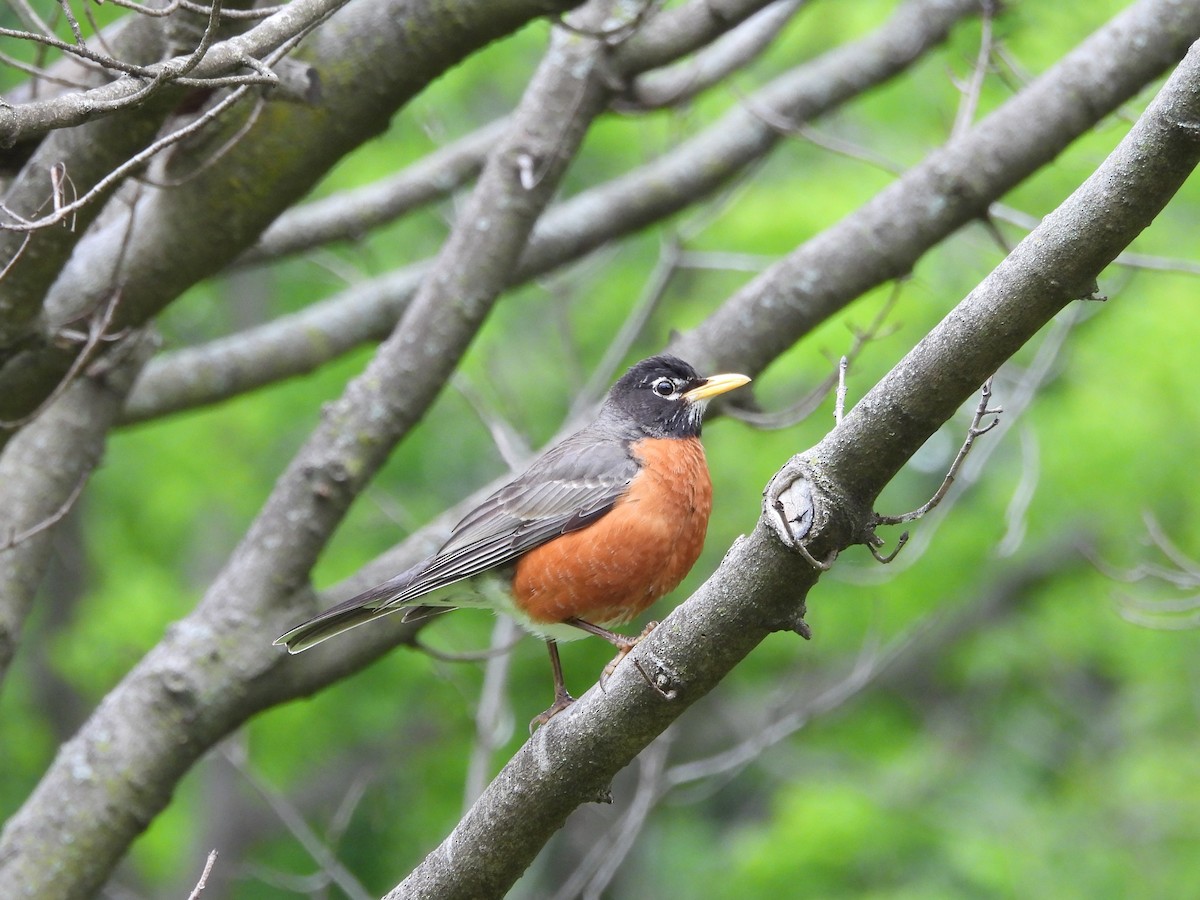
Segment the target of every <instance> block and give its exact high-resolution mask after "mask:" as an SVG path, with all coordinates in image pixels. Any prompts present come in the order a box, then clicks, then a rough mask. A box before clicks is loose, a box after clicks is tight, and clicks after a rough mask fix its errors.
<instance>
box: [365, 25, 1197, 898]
mask: <svg viewBox="0 0 1200 900" xmlns="http://www.w3.org/2000/svg"><path fill="white" fill-rule="evenodd" d="M1197 122H1200V46H1197V47H1196V48H1194V49H1193V50H1192V52H1191V53H1190V54H1189V55H1188V57H1187V58H1186V59H1185V61H1184V63H1183V64H1182V65H1181V66H1180V68H1179V69H1178V70H1177V72H1176V73H1175V74H1174V75H1173V76H1172V77H1171V79H1170V80H1169V81H1168V82H1167V84H1166V86H1165V87H1164V88H1163V90H1162V91H1161V92H1160V93H1159V96H1158V97H1157V98H1156V100H1155V101H1154V103H1152V104H1151V106H1150V108H1149V109H1148V110H1147V111H1146V113H1145V114H1144V115H1143V116H1142V118H1141V119H1139V121H1138V123H1137V125H1136V126H1135V127H1134V129H1133V130H1132V131H1131V132H1130V134H1129V135H1128V136H1127V137H1126V138H1125V140H1124V141H1122V143H1121V145H1120V146H1119V147H1118V148H1117V150H1116V151H1115V152H1114V153H1113V154H1112V155H1111V156H1110V157H1109V158H1108V160H1106V161H1105V163H1104V164H1103V165H1102V166H1101V167H1100V169H1099V170H1097V172H1096V173H1095V174H1094V175H1093V176H1092V177H1091V178H1089V179H1088V181H1087V182H1086V183H1085V184H1084V185H1083V186H1082V187H1080V188H1079V190H1077V191H1076V192H1075V193H1074V194H1073V195H1072V196H1071V197H1070V198H1069V199H1068V200H1067V201H1066V202H1065V203H1064V204H1063V205H1062V206H1061V207H1060V208H1059V209H1058V210H1057V211H1056V212H1055V213H1054V214H1052V215H1051V216H1048V217H1047V220H1046V222H1045V223H1044V224H1043V225H1042V226H1041V227H1039V228H1038V229H1037V230H1036V231H1035V232H1034V233H1033V234H1032V235H1030V237H1029V238H1028V239H1026V240H1025V241H1024V242H1023V243H1022V244H1021V245H1020V246H1019V247H1018V248H1017V249H1016V250H1015V251H1014V252H1013V254H1012V255H1011V256H1010V257H1009V258H1008V259H1007V260H1005V262H1004V263H1002V264H1001V266H1000V267H999V268H997V269H996V270H995V271H994V272H993V273H992V275H990V276H989V277H988V278H987V279H986V280H985V281H984V283H983V284H982V285H980V287H979V288H978V289H977V290H976V291H975V292H973V293H972V294H971V295H970V296H968V297H967V298H966V299H965V300H964V301H963V302H962V303H961V304H960V305H959V306H958V307H957V308H956V309H955V310H954V311H953V312H952V313H951V314H950V315H949V316H948V317H947V318H946V319H945V320H944V321H943V322H942V323H941V324H940V325H939V326H937V327H936V328H935V329H934V331H933V332H931V333H930V335H929V336H928V337H927V338H926V339H925V340H924V341H922V342H921V344H920V345H919V346H918V347H917V348H916V349H915V350H914V351H913V352H912V353H911V354H909V356H908V357H907V358H906V359H905V360H903V361H902V362H901V363H900V364H899V365H898V366H897V367H896V368H895V369H894V370H893V371H892V372H891V373H890V374H889V375H888V376H886V377H885V378H884V379H883V381H881V382H880V383H879V384H878V385H877V386H876V388H875V389H873V390H872V391H871V392H870V393H869V394H868V395H867V398H866V399H864V400H863V401H862V402H861V403H859V404H858V406H856V407H855V408H854V409H853V410H851V411H850V413H849V414H848V415H847V416H846V418H845V419H844V420H843V422H842V423H841V425H839V426H838V427H837V428H835V429H834V431H833V432H831V433H830V434H829V435H828V436H827V437H826V438H825V439H824V440H823V441H822V442H821V443H820V445H818V447H816V448H814V449H813V450H812V451H810V452H809V453H807V454H803V455H801V456H800V457H797V458H796V460H794V461H793V462H792V463H789V466H788V467H785V470H784V473H782V474H783V476H784V480H788V479H792V482H791V483H792V484H793V485H801V484H803V485H807V487H808V489H809V491H810V496H811V497H812V498H813V503H814V505H815V510H814V513H815V514H814V516H813V520H814V524H813V526H812V530H811V532H810V533H809V535H808V536H806V537H805V538H804V540H805V542H806V543H809V544H810V545H811V546H812V548H813V549H814V550H815V551H816V553H817V555H824V554H825V553H826V552H828V551H831V550H833V551H836V550H837V549H840V548H843V547H846V546H848V545H849V544H851V543H854V542H856V541H858V540H859V535H860V534H861V531H862V527H863V525H864V524H865V523H866V522H868V521H869V516H870V509H871V504H872V503H873V501H874V499H875V497H876V496H877V495H878V493H879V490H880V489H881V488H882V487H883V485H884V484H886V483H887V481H888V480H890V479H891V478H892V476H893V475H894V474H895V472H896V471H897V470H898V468H899V465H900V464H901V463H902V462H903V460H904V459H907V458H908V457H909V456H911V455H912V454H913V453H914V452H916V450H917V449H918V448H919V447H920V446H921V444H922V443H923V442H924V441H925V440H926V439H927V438H928V437H929V436H930V435H932V434H933V432H934V431H935V430H936V429H937V428H938V426H940V424H941V423H942V422H943V421H945V420H946V419H948V418H949V417H950V416H951V415H952V414H953V413H954V411H955V410H956V409H957V408H958V406H959V405H960V404H961V403H962V402H963V401H964V400H965V399H966V397H967V396H969V395H970V393H971V392H972V391H974V390H975V388H976V387H978V385H979V384H980V383H982V381H983V380H984V379H985V378H986V377H987V374H988V373H990V372H991V371H994V370H995V369H996V368H997V367H998V366H999V364H1000V363H1001V362H1003V360H1004V359H1005V358H1007V357H1008V356H1010V355H1012V354H1013V353H1015V352H1016V351H1017V350H1019V349H1020V347H1021V346H1022V345H1023V344H1024V343H1025V341H1027V340H1028V339H1029V337H1030V336H1031V335H1032V334H1033V333H1034V332H1036V330H1037V329H1038V328H1039V327H1041V326H1042V325H1044V324H1045V323H1046V322H1048V321H1049V320H1050V319H1051V318H1052V317H1053V315H1054V314H1055V313H1056V312H1057V311H1058V310H1059V309H1061V308H1062V306H1063V305H1064V304H1067V303H1069V302H1070V301H1071V300H1072V299H1074V298H1075V297H1078V296H1081V295H1082V294H1085V293H1086V291H1087V288H1088V285H1089V284H1090V282H1091V281H1092V280H1093V279H1094V278H1095V277H1096V276H1097V275H1098V274H1099V273H1100V271H1101V270H1102V269H1103V268H1104V267H1105V266H1106V265H1107V264H1108V263H1109V262H1111V261H1112V260H1113V259H1114V258H1115V257H1116V255H1117V254H1118V253H1119V252H1120V250H1121V249H1122V248H1123V247H1124V246H1126V245H1128V243H1129V242H1130V241H1132V240H1133V239H1134V238H1135V237H1137V235H1138V234H1139V233H1140V232H1141V231H1142V229H1144V228H1145V227H1146V226H1147V225H1148V224H1149V223H1150V221H1151V220H1152V219H1153V218H1154V216H1155V215H1156V214H1157V213H1158V212H1159V211H1160V210H1161V209H1162V207H1163V206H1164V205H1165V204H1166V203H1167V202H1168V201H1169V200H1170V198H1171V197H1172V196H1173V195H1174V193H1175V192H1176V191H1177V190H1178V188H1179V186H1180V185H1181V184H1182V182H1183V180H1184V179H1185V178H1186V177H1187V175H1188V174H1189V173H1190V172H1191V171H1192V169H1193V168H1194V166H1195V165H1196V164H1197V162H1198V161H1200V137H1198V129H1197V128H1196V123H1197ZM1047 273H1055V274H1057V275H1060V276H1061V280H1060V281H1054V282H1052V279H1051V278H1050V276H1049V275H1048V274H1047ZM980 357H982V359H981V358H980ZM875 454H880V455H875ZM778 477H779V476H777V478H778ZM816 577H817V573H816V572H815V571H814V570H813V569H812V568H811V567H809V566H807V565H806V564H804V563H803V562H802V559H801V557H800V556H799V555H798V554H796V553H792V552H789V549H788V548H787V547H786V546H785V544H784V543H783V542H781V541H780V540H779V539H778V538H777V536H776V534H775V532H774V531H773V530H772V528H771V527H770V526H769V525H767V524H765V520H763V519H760V521H759V523H758V525H757V526H756V528H755V530H754V532H753V533H752V534H751V535H750V536H749V537H746V538H742V539H741V540H739V541H738V542H737V543H735V544H734V546H733V547H732V548H731V549H730V551H729V553H728V554H727V556H726V558H725V560H724V561H723V562H722V564H721V567H720V568H719V569H718V571H717V573H716V574H715V575H713V577H712V578H710V579H709V580H708V581H707V582H705V583H704V585H702V586H701V587H700V589H699V590H698V591H697V592H696V593H695V594H694V595H693V596H692V597H691V598H689V600H688V601H687V602H685V603H684V604H683V605H681V606H680V607H678V608H677V609H676V610H675V611H674V612H673V613H671V615H670V616H668V617H667V619H666V620H665V621H663V622H662V624H661V625H659V627H658V628H656V629H655V630H654V631H653V632H651V634H650V635H649V636H648V637H647V638H646V639H645V640H643V641H642V642H641V643H640V644H639V645H638V647H637V648H635V649H634V651H633V652H632V653H631V654H630V655H631V656H632V657H633V658H634V660H635V661H636V662H637V663H639V664H640V668H641V669H642V670H643V671H645V672H651V673H656V674H657V676H658V678H660V679H664V680H666V681H667V682H668V683H669V684H670V685H671V686H672V687H673V688H674V689H675V691H676V692H677V694H678V698H677V699H676V700H674V701H672V702H670V703H666V702H663V701H662V699H661V697H660V696H659V695H658V694H657V693H656V692H655V691H654V690H653V689H652V688H650V687H649V686H647V685H646V683H645V682H644V680H643V679H642V677H641V675H640V674H639V672H638V669H637V667H635V666H632V665H627V666H621V667H619V668H618V669H617V671H616V673H615V675H614V676H613V677H612V679H610V681H609V682H608V684H607V690H606V691H604V692H601V691H599V690H596V689H595V688H593V689H592V690H591V691H589V692H588V693H587V694H586V695H585V696H584V697H583V698H582V699H580V700H579V701H578V702H577V703H576V704H575V706H574V707H572V709H571V710H570V711H569V712H567V713H565V714H563V715H560V716H558V717H557V718H555V719H553V720H552V721H551V722H550V723H549V724H548V725H547V726H546V727H544V728H542V729H541V730H539V731H538V732H536V733H535V734H534V736H533V737H532V738H531V739H530V741H529V742H528V743H527V744H526V745H525V746H524V747H523V748H522V749H521V750H520V751H519V752H518V753H517V755H516V756H515V757H514V758H513V759H512V761H511V762H510V763H509V764H508V765H507V766H506V767H505V768H504V769H503V770H502V771H501V772H500V774H499V775H498V776H497V777H496V779H495V780H494V781H493V782H492V784H491V785H490V786H489V787H488V789H487V790H486V791H485V792H484V793H483V795H482V796H481V797H480V799H479V800H478V802H477V803H476V804H475V805H474V806H473V807H472V808H471V809H470V810H469V811H468V812H467V814H466V815H465V816H464V817H463V819H462V820H461V821H460V822H459V823H458V825H457V826H456V827H455V829H454V831H453V832H452V833H451V835H450V836H449V837H447V838H446V840H445V841H444V842H443V843H442V845H441V846H440V847H438V848H437V849H436V850H434V851H433V852H432V853H431V854H430V855H429V856H428V857H427V858H426V859H425V861H424V862H423V863H421V865H420V866H418V867H417V869H416V870H414V871H413V873H412V874H411V875H410V876H409V877H408V878H407V879H405V881H404V882H402V883H401V884H400V885H398V886H397V887H396V888H395V890H394V891H393V892H392V893H391V894H389V895H388V896H389V898H392V900H399V898H401V897H404V898H414V897H437V898H441V900H446V898H459V897H472V896H500V895H502V894H503V893H504V892H505V891H506V890H507V889H508V888H509V887H511V885H512V884H513V883H514V882H515V881H516V879H517V878H518V877H519V876H520V874H521V873H522V872H523V871H524V869H525V867H526V866H528V864H529V863H530V862H531V861H532V859H533V858H534V856H535V855H536V854H537V852H538V851H539V850H540V849H541V847H542V846H543V844H544V843H545V842H546V840H548V839H549V837H550V836H551V835H552V834H553V833H554V832H555V831H556V830H557V829H558V828H559V827H560V826H561V825H562V823H563V821H564V820H565V819H566V817H567V815H569V814H570V812H571V811H572V810H574V809H575V808H576V807H577V806H579V805H581V804H583V803H587V802H591V801H594V800H595V799H596V798H597V797H598V796H601V795H602V794H603V792H604V791H605V789H606V787H607V785H608V784H609V782H610V781H611V779H612V778H613V776H614V775H616V773H617V772H618V771H620V770H621V769H622V768H624V767H625V766H626V765H628V763H629V762H631V761H632V760H633V759H634V757H635V756H637V754H638V753H639V752H640V751H641V750H642V749H643V748H645V747H646V746H648V745H649V743H650V742H651V741H652V740H654V738H655V737H657V736H658V735H659V734H661V733H662V731H663V730H664V729H665V728H666V727H667V726H668V725H669V724H670V723H671V722H672V721H674V720H675V719H676V718H678V716H679V715H680V714H681V713H682V712H683V711H684V710H686V709H687V708H688V706H690V705H691V704H692V703H693V702H695V701H696V700H697V699H698V698H699V697H701V696H703V695H704V694H706V693H707V692H708V691H710V690H711V689H712V688H713V687H714V686H715V685H716V684H717V683H718V682H719V681H720V679H721V678H722V677H723V676H724V675H725V674H727V673H728V671H729V670H730V669H731V668H732V667H733V666H734V665H736V664H737V662H739V661H740V660H741V659H742V658H743V657H744V656H746V654H748V653H749V652H750V651H751V650H752V649H753V648H754V647H755V646H757V644H758V643H759V642H760V641H761V640H762V639H763V638H764V637H766V635H767V634H768V633H770V632H771V631H773V630H776V629H777V628H779V627H781V626H784V627H790V623H791V622H792V621H794V616H795V606H796V604H797V603H802V602H803V600H804V598H805V596H806V595H807V593H808V591H809V589H810V588H811V587H812V586H813V585H814V584H815V583H816ZM701 636H702V637H701Z"/></svg>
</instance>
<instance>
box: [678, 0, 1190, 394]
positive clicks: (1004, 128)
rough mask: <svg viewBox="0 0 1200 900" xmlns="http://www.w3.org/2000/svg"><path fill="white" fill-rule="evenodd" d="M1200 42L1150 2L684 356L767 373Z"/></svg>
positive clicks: (761, 290)
mask: <svg viewBox="0 0 1200 900" xmlns="http://www.w3.org/2000/svg"><path fill="white" fill-rule="evenodd" d="M1197 37H1200V5H1197V4H1191V3H1176V2H1172V0H1141V2H1139V3H1136V4H1135V5H1133V6H1132V7H1130V8H1129V9H1127V10H1125V11H1123V12H1122V13H1120V14H1119V15H1117V16H1116V17H1115V18H1113V19H1112V21H1110V22H1109V23H1107V24H1106V25H1105V26H1104V27H1103V28H1101V29H1100V30H1099V31H1097V32H1096V33H1095V34H1094V35H1092V36H1091V37H1089V38H1088V39H1087V40H1086V41H1084V42H1083V43H1082V44H1080V45H1079V46H1078V47H1077V48H1076V49H1074V50H1073V51H1071V52H1070V53H1069V54H1067V55H1066V56H1065V57H1064V58H1063V59H1062V60H1061V61H1060V62H1059V63H1057V64H1056V65H1055V66H1054V67H1052V68H1051V69H1050V70H1048V71H1047V72H1046V73H1045V74H1043V75H1042V76H1041V77H1039V78H1038V79H1036V80H1035V81H1034V82H1033V83H1031V84H1030V85H1029V86H1028V87H1026V88H1025V89H1024V90H1022V91H1021V92H1020V93H1019V94H1017V95H1016V96H1015V97H1013V99H1012V100H1010V101H1009V102H1008V103H1006V104H1004V106H1002V107H1001V108H1000V109H998V110H996V111H995V112H994V113H992V114H991V115H989V116H988V117H986V118H985V119H983V120H982V121H981V122H980V123H979V124H978V125H976V126H975V127H974V128H972V129H971V130H970V131H969V132H968V133H966V134H965V135H963V136H962V137H961V138H959V139H956V140H952V141H951V142H950V143H948V144H947V145H946V146H945V147H943V148H941V149H939V150H937V151H935V152H934V153H931V154H930V155H929V156H928V157H926V158H925V160H923V161H922V162H921V163H920V164H919V165H917V166H915V167H913V168H912V169H910V170H909V171H908V172H907V173H906V174H905V175H904V176H903V177H901V178H900V179H899V180H897V181H896V182H894V183H893V184H892V185H890V186H889V187H888V188H887V189H885V190H884V191H882V192H880V193H879V194H878V195H876V196H875V197H874V198H873V199H872V200H871V201H870V202H869V203H867V204H865V205H864V206H862V207H861V208H860V209H858V210H856V211H855V212H854V213H852V214H850V215H849V216H847V217H846V218H844V219H843V220H842V221H841V222H839V223H837V224H836V225H834V226H833V227H831V228H828V229H826V230H825V231H823V232H821V233H820V234H819V235H817V236H816V237H814V238H813V239H812V240H810V241H807V242H806V243H804V244H802V245H801V246H800V247H799V248H797V249H796V250H794V251H793V252H792V253H791V254H790V255H788V257H787V258H786V259H784V260H782V261H780V262H779V263H777V264H776V265H774V266H772V267H771V268H770V269H768V270H767V271H766V272H764V273H763V274H762V275H761V276H759V277H758V278H755V279H754V280H753V281H751V282H750V283H749V284H747V285H746V286H745V287H744V288H743V289H742V290H740V291H738V293H737V294H736V295H734V296H733V297H732V298H731V299H730V300H729V301H728V302H727V303H726V304H725V305H724V306H723V307H722V308H721V310H719V311H718V312H717V313H716V314H715V315H713V316H710V317H709V318H708V319H706V320H705V321H704V323H703V324H702V325H701V326H700V327H699V328H697V329H696V330H695V331H692V332H689V333H688V334H686V335H684V336H683V337H682V338H681V339H680V340H679V341H678V342H676V343H675V344H674V345H673V350H674V351H675V352H677V353H679V354H680V355H682V356H684V357H685V358H687V359H691V360H694V361H695V362H696V364H697V365H699V366H700V367H701V368H705V369H711V370H715V371H722V370H723V369H722V366H723V365H724V366H726V367H727V366H728V365H729V364H730V363H731V362H733V361H736V362H737V364H738V365H740V366H743V367H744V366H746V365H748V364H751V365H753V371H750V372H749V374H755V373H756V372H758V371H761V369H762V367H764V366H766V365H767V364H768V363H769V362H770V361H771V360H773V359H775V358H776V357H777V356H778V355H779V354H780V353H781V352H783V350H784V349H786V348H787V347H790V346H791V345H792V344H793V343H794V342H795V341H796V340H797V338H799V337H800V336H801V335H804V334H807V333H808V331H810V330H811V329H812V328H813V327H814V326H815V325H816V324H818V323H819V322H822V321H824V320H825V319H826V318H828V317H829V316H830V315H831V314H832V313H833V312H835V311H836V310H838V309H840V308H842V307H843V306H845V305H846V304H847V303H849V302H850V301H851V300H852V299H854V298H855V297H858V296H860V295H861V294H862V293H863V292H865V291H867V290H869V289H871V288H872V287H875V286H876V285H879V284H883V283H885V282H887V281H890V280H891V279H893V278H897V277H899V276H901V275H904V274H907V273H908V272H910V271H911V270H912V267H913V266H914V265H916V262H917V260H919V259H920V258H921V256H922V255H924V253H925V252H926V251H927V250H928V249H929V248H930V247H932V246H934V245H935V244H936V243H937V242H938V241H940V240H942V239H943V238H945V237H947V236H948V235H950V234H952V233H953V232H954V231H956V230H957V229H959V228H961V227H962V226H963V225H965V224H967V223H968V222H970V221H972V220H973V219H977V218H980V217H982V216H984V215H985V214H986V212H987V207H988V204H989V203H990V202H991V201H992V200H995V199H997V198H999V197H1000V196H1001V195H1002V194H1003V193H1004V192H1005V191H1007V190H1009V189H1010V188H1012V187H1013V186H1014V185H1016V184H1018V183H1019V182H1020V181H1021V180H1022V179H1024V178H1027V177H1028V176H1029V175H1030V174H1031V173H1033V172H1035V171H1037V170H1038V169H1039V168H1040V167H1042V166H1044V165H1045V164H1046V163H1048V162H1050V160H1052V159H1054V157H1056V156H1057V155H1058V154H1059V153H1060V152H1061V151H1062V150H1063V148H1065V147H1066V146H1067V145H1068V144H1069V143H1071V141H1073V140H1074V139H1075V138H1076V137H1078V136H1079V135H1081V134H1083V133H1084V132H1085V131H1087V130H1088V129H1090V128H1092V127H1093V125H1095V123H1096V122H1097V121H1098V120H1099V119H1100V118H1102V117H1103V116H1105V115H1108V114H1110V113H1112V112H1113V111H1114V110H1116V109H1117V108H1118V107H1119V106H1120V105H1121V104H1122V103H1124V102H1125V101H1127V100H1129V99H1130V98H1131V97H1133V96H1134V95H1135V94H1136V93H1137V92H1138V91H1139V90H1141V89H1142V88H1143V87H1144V86H1145V85H1146V83H1147V82H1149V81H1150V80H1151V79H1153V78H1155V77H1157V76H1158V75H1160V74H1161V73H1162V72H1163V70H1165V69H1166V68H1167V67H1169V66H1171V65H1172V64H1174V63H1175V62H1177V61H1178V60H1179V59H1180V58H1181V57H1182V56H1183V54H1184V52H1186V50H1187V48H1188V46H1189V45H1190V44H1191V43H1192V41H1194V40H1196V38H1197ZM753 359H757V360H758V363H757V364H756V365H755V364H752V363H749V361H750V360H753ZM739 371H742V370H739ZM980 382H982V379H980ZM977 384H978V382H977Z"/></svg>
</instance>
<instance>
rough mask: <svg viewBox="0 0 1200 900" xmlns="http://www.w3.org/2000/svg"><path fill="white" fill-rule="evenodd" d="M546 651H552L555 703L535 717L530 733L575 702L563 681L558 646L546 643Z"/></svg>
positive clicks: (530, 726)
mask: <svg viewBox="0 0 1200 900" xmlns="http://www.w3.org/2000/svg"><path fill="white" fill-rule="evenodd" d="M546 649H547V650H549V651H550V669H551V671H553V673H554V702H553V703H551V704H550V708H549V709H547V710H546V711H545V712H544V713H542V714H541V715H537V716H534V717H533V719H531V720H530V722H529V733H530V734H533V730H534V729H535V728H537V727H538V726H539V725H545V724H546V723H547V722H549V721H550V720H551V719H553V718H554V717H555V716H557V715H558V714H559V713H560V712H562V711H563V710H564V709H566V708H567V707H568V706H570V705H571V704H572V703H574V702H575V698H574V697H572V696H571V695H570V694H568V693H567V683H566V682H565V681H564V680H563V673H562V661H561V660H560V659H559V658H558V644H556V643H555V642H554V641H546Z"/></svg>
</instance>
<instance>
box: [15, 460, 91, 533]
mask: <svg viewBox="0 0 1200 900" xmlns="http://www.w3.org/2000/svg"><path fill="white" fill-rule="evenodd" d="M91 474H92V473H91V470H90V469H89V470H85V471H84V472H83V473H82V474H81V475H80V476H79V480H78V481H77V482H76V483H75V487H73V488H71V492H70V493H69V494H68V495H67V496H66V498H65V499H64V500H63V502H62V503H61V504H59V507H58V509H56V510H55V511H54V512H53V513H51V514H50V515H49V516H47V517H46V518H44V519H42V520H41V521H40V522H38V523H37V524H36V525H31V526H30V527H28V528H26V529H24V530H23V531H20V532H15V531H14V532H13V533H12V534H10V535H9V536H8V540H6V541H5V542H4V543H3V544H2V545H0V553H3V552H5V551H7V550H11V549H12V548H13V547H16V546H18V545H20V544H23V543H25V541H27V540H29V539H30V538H31V537H33V536H34V535H37V534H41V533H42V532H43V531H45V530H46V529H47V528H50V527H52V526H53V525H56V524H58V523H59V522H61V521H62V520H63V519H64V518H65V517H66V515H67V513H69V512H70V511H71V508H72V507H73V506H74V505H75V501H76V500H78V499H79V495H80V494H82V493H83V489H84V486H85V485H87V483H88V478H89V477H90V476H91Z"/></svg>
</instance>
